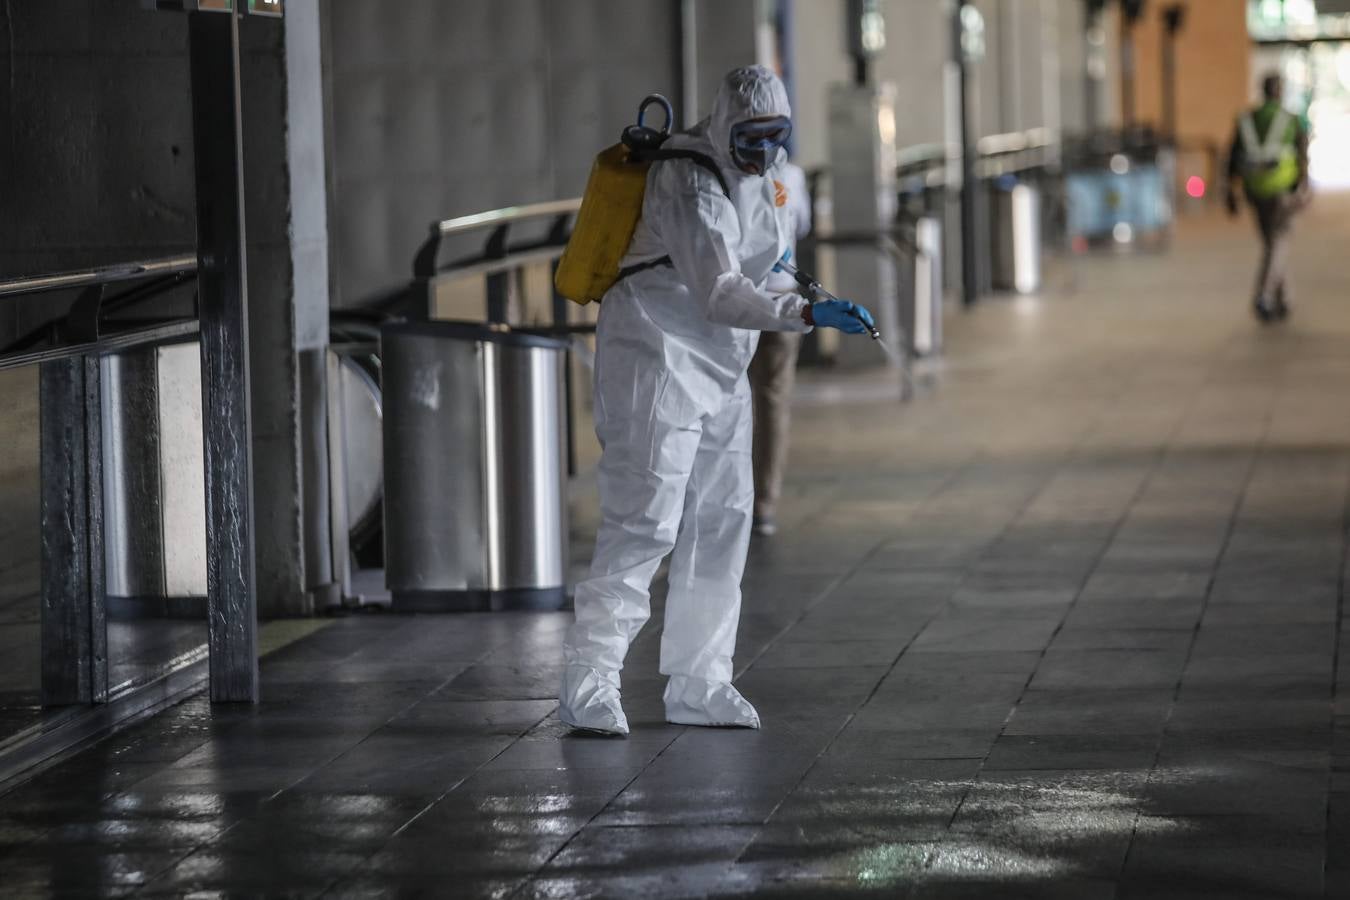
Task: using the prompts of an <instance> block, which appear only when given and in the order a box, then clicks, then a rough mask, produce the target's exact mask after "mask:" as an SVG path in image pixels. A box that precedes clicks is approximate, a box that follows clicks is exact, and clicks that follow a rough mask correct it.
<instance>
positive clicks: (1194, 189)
mask: <svg viewBox="0 0 1350 900" xmlns="http://www.w3.org/2000/svg"><path fill="white" fill-rule="evenodd" d="M1186 194H1187V195H1188V196H1191V197H1194V198H1195V199H1197V200H1199V199H1200V198H1201V197H1203V196H1205V179H1203V178H1201V177H1200V176H1199V175H1192V176H1191V177H1190V178H1187V179H1186Z"/></svg>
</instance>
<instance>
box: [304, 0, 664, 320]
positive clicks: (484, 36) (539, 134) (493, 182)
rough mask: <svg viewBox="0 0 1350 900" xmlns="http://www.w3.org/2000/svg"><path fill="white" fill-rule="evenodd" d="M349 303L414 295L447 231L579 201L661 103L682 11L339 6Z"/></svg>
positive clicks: (518, 3) (331, 3)
mask: <svg viewBox="0 0 1350 900" xmlns="http://www.w3.org/2000/svg"><path fill="white" fill-rule="evenodd" d="M323 11H324V15H325V21H326V24H327V30H328V47H329V53H328V56H327V70H328V73H329V79H330V80H329V92H330V100H329V104H330V109H331V114H332V154H331V166H332V186H333V191H332V194H331V196H330V205H329V211H330V222H331V235H332V236H331V240H332V247H333V250H334V252H333V256H332V260H333V267H334V280H335V291H334V296H333V302H334V305H336V306H348V305H353V304H360V303H361V302H363V301H367V300H369V299H370V298H372V297H374V296H378V295H380V294H382V293H384V292H387V291H389V290H392V289H395V288H397V287H399V286H401V285H402V284H405V283H406V281H407V279H408V278H409V276H410V275H411V263H412V256H413V253H414V251H415V250H416V248H417V246H418V245H419V244H420V243H421V242H422V241H423V240H424V239H425V237H426V233H427V226H428V224H429V223H431V222H432V221H434V220H436V219H439V218H443V217H447V216H455V215H463V214H467V213H473V212H479V211H482V210H485V209H492V208H495V207H500V206H506V205H510V204H519V203H531V202H538V201H544V200H553V199H556V198H558V197H564V196H577V195H579V194H580V192H581V190H582V188H583V187H584V186H585V180H586V176H587V174H588V172H589V171H590V165H591V160H592V159H593V158H594V156H595V154H596V153H597V152H598V150H599V149H601V148H603V147H605V146H607V145H608V144H612V143H614V142H615V141H616V140H617V139H618V136H619V133H620V131H621V130H622V129H623V126H624V125H626V124H628V123H629V122H631V121H632V119H633V116H634V114H635V113H636V109H637V103H638V102H639V101H640V100H641V98H642V97H643V96H644V95H645V94H647V93H648V92H651V91H660V92H662V93H665V94H666V95H667V96H670V97H678V96H679V89H680V78H679V46H678V34H679V32H678V28H679V7H678V4H677V3H673V2H667V0H640V2H625V3H613V2H609V0H573V2H568V3H566V4H560V3H556V2H549V0H498V2H492V3H484V2H481V0H400V2H399V3H397V4H393V3H378V4H377V3H354V2H345V0H326V2H325V3H324V6H323Z"/></svg>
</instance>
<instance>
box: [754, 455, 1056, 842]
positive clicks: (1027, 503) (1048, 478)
mask: <svg viewBox="0 0 1350 900" xmlns="http://www.w3.org/2000/svg"><path fill="white" fill-rule="evenodd" d="M1069 455H1070V454H1069V453H1066V454H1064V455H1063V457H1064V458H1067V457H1068V456H1069ZM984 457H985V454H983V453H976V454H972V456H971V458H970V459H969V460H968V461H967V463H966V465H964V466H962V467H960V468H959V469H958V471H957V472H955V473H953V477H952V479H951V481H950V482H948V483H954V482H955V480H956V478H957V477H959V474H961V473H962V472H964V471H966V470H967V469H968V468H970V467H973V466H974V465H975V463H976V462H977V461H978V460H980V459H982V458H984ZM1061 468H1062V463H1061V464H1060V465H1055V466H1053V467H1049V468H1048V470H1047V472H1046V473H1045V475H1044V477H1043V478H1042V480H1041V481H1040V482H1039V484H1038V485H1037V487H1036V489H1035V490H1032V491H1028V492H1027V496H1026V497H1025V498H1023V502H1022V504H1021V506H1020V508H1019V510H1018V511H1017V513H1015V514H1014V515H1012V516H1011V517H1010V518H1009V519H1008V521H1007V522H1006V523H1005V524H1004V526H1003V527H1002V528H1001V529H999V532H998V534H997V535H996V537H995V539H994V541H993V542H992V543H991V544H990V546H991V547H992V546H993V545H994V544H996V543H997V542H998V540H999V539H1000V538H1002V537H1003V535H1005V534H1006V533H1007V532H1008V531H1009V530H1010V529H1011V528H1012V527H1013V525H1014V523H1016V522H1017V521H1018V519H1020V518H1021V517H1022V516H1023V515H1025V514H1026V511H1027V509H1029V508H1030V507H1031V505H1032V504H1033V503H1034V502H1035V501H1036V498H1037V497H1039V496H1040V495H1041V494H1042V493H1043V492H1044V491H1045V490H1046V488H1047V486H1048V485H1049V484H1050V483H1051V482H1052V481H1053V480H1054V478H1055V476H1056V475H1057V474H1058V473H1059V472H1060V470H1061ZM945 486H946V483H944V488H945ZM937 493H940V492H937ZM934 496H936V493H935V495H934ZM988 552H989V551H988V550H985V551H984V552H982V553H981V554H980V556H979V557H978V558H977V560H976V563H977V564H978V561H979V559H983V558H984V557H985V556H987V555H988ZM860 565H861V564H860ZM975 568H976V566H975V565H972V566H968V567H967V568H965V569H964V570H963V571H962V574H961V577H960V578H959V579H957V581H956V583H955V584H954V585H953V586H952V589H951V592H950V593H949V594H948V598H947V600H945V601H944V602H943V603H942V604H941V605H939V606H938V607H937V608H936V609H935V610H934V611H933V614H932V615H931V616H929V617H928V618H927V619H926V620H925V621H924V623H923V625H922V626H920V627H919V629H918V630H916V631H915V632H914V634H913V635H911V637H910V639H909V640H908V641H906V642H905V645H904V646H903V647H902V648H901V649H900V652H899V653H898V654H896V656H895V659H893V660H892V661H891V664H890V666H888V667H887V669H886V671H885V672H884V673H882V674H881V676H880V677H879V678H878V679H877V681H876V683H875V684H874V685H873V686H872V690H871V691H869V692H868V694H867V696H866V697H864V698H863V700H862V701H861V702H860V703H859V704H858V706H857V707H855V708H854V710H853V711H852V712H851V713H849V715H848V716H847V717H846V718H845V720H844V722H843V723H842V724H841V725H840V726H839V728H838V729H836V730H835V733H834V734H833V735H831V737H830V740H829V741H827V742H826V743H825V746H824V747H822V748H821V750H820V752H819V753H817V754H816V755H815V757H814V758H813V759H812V760H811V762H810V763H809V764H808V765H807V767H806V768H805V770H803V772H802V775H801V777H800V778H798V779H797V781H796V782H795V783H794V784H793V786H792V787H791V788H790V789H789V790H788V791H787V793H785V794H784V795H783V797H782V798H781V799H780V800H779V801H778V802H777V803H776V804H774V806H773V808H772V809H771V810H770V811H769V812H768V814H767V815H766V816H765V817H764V822H763V825H762V827H761V828H760V829H759V830H758V831H757V832H756V833H755V835H753V836H752V837H751V838H750V840H749V841H747V842H746V844H745V845H744V846H743V847H742V848H741V852H740V853H739V854H738V855H737V856H736V862H737V863H739V862H740V861H741V859H742V858H743V857H744V855H745V853H746V851H747V850H748V849H749V848H750V846H751V845H752V844H753V843H754V842H755V840H756V839H757V838H758V836H759V834H760V833H762V832H763V829H764V828H767V827H768V826H769V824H770V823H772V821H773V817H774V815H775V814H777V812H778V810H779V809H781V808H782V806H783V804H784V803H786V802H787V799H788V797H791V796H792V795H793V793H795V792H796V791H797V789H798V788H800V787H801V785H802V784H803V783H804V782H805V781H806V779H807V777H809V776H810V774H811V772H812V770H814V769H815V767H816V765H817V764H819V762H820V760H821V759H822V758H823V757H824V756H825V754H826V753H828V752H829V750H830V748H831V747H833V746H834V743H835V741H837V740H838V739H839V735H841V734H842V733H843V732H844V731H845V730H846V729H847V728H848V726H849V725H850V724H852V723H853V721H854V720H855V719H856V718H857V716H858V713H860V712H861V711H862V710H863V709H865V708H866V707H867V704H868V703H870V702H871V701H872V700H873V699H874V698H875V697H876V696H877V694H878V693H879V692H880V690H881V685H882V684H884V683H885V681H886V679H887V678H889V677H890V676H891V675H892V674H893V673H894V672H895V669H896V667H897V666H898V665H899V664H900V660H902V659H903V658H904V656H905V653H906V652H908V651H909V649H910V648H911V647H912V646H913V644H914V642H915V641H917V640H918V638H919V635H921V634H922V633H923V632H924V630H925V629H926V628H927V627H928V626H929V625H931V624H932V623H933V622H934V621H936V620H937V619H938V617H939V616H941V614H942V613H943V611H945V610H946V609H947V608H949V607H950V606H951V604H952V599H953V598H954V597H955V595H956V592H957V591H958V590H959V589H960V587H961V585H963V584H965V583H966V582H967V580H968V579H969V578H970V577H971V574H972V572H973V571H974V569H975Z"/></svg>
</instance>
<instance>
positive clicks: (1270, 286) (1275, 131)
mask: <svg viewBox="0 0 1350 900" xmlns="http://www.w3.org/2000/svg"><path fill="white" fill-rule="evenodd" d="M1261 92H1262V94H1263V95H1264V97H1265V101H1264V102H1263V103H1262V104H1261V105H1260V106H1257V107H1255V108H1253V109H1251V110H1248V111H1247V112H1245V113H1243V114H1242V116H1240V117H1239V118H1238V121H1237V127H1236V129H1235V130H1234V134H1233V145H1232V148H1231V150H1230V151H1229V154H1228V195H1227V200H1228V212H1229V214H1231V215H1233V216H1236V215H1237V214H1238V200H1237V191H1236V188H1235V187H1234V185H1235V183H1236V182H1237V181H1238V180H1239V179H1241V181H1242V187H1243V191H1244V192H1245V193H1246V195H1247V202H1248V204H1249V205H1250V206H1251V208H1252V212H1253V213H1254V214H1255V216H1256V224H1257V227H1258V228H1259V229H1260V231H1261V246H1262V254H1261V267H1260V269H1259V270H1258V274H1257V278H1256V297H1255V301H1254V305H1255V309H1256V315H1257V318H1259V319H1260V320H1261V321H1263V322H1270V321H1273V320H1278V319H1283V318H1285V317H1286V316H1287V315H1289V299H1290V297H1289V284H1288V278H1287V276H1286V272H1285V269H1286V266H1287V263H1288V260H1289V236H1290V233H1291V231H1292V226H1293V221H1294V216H1295V214H1297V213H1298V211H1299V210H1301V209H1302V208H1303V207H1304V206H1305V205H1306V204H1307V202H1308V199H1309V196H1310V195H1309V185H1308V123H1307V122H1306V121H1305V120H1304V119H1303V117H1302V116H1299V115H1296V114H1295V113H1292V112H1290V111H1289V110H1287V109H1285V107H1284V105H1283V103H1282V100H1283V96H1284V80H1283V79H1282V78H1281V77H1280V76H1279V75H1268V76H1266V78H1265V80H1264V81H1262V83H1261Z"/></svg>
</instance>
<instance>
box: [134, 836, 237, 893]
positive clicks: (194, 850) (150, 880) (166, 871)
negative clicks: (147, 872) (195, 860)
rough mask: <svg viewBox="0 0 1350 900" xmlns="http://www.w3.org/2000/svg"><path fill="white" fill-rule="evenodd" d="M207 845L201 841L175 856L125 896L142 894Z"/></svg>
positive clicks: (207, 844) (208, 844) (207, 845)
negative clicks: (180, 854)
mask: <svg viewBox="0 0 1350 900" xmlns="http://www.w3.org/2000/svg"><path fill="white" fill-rule="evenodd" d="M222 833H223V832H222ZM217 837H219V835H217ZM209 846H210V843H202V844H198V845H197V846H195V847H193V848H192V849H191V850H189V851H187V852H186V853H184V854H183V855H182V856H179V857H177V858H176V859H174V861H173V862H171V863H169V864H168V865H167V866H165V867H164V868H162V869H160V870H159V871H157V872H155V874H154V875H152V876H150V877H149V878H147V879H145V881H142V882H141V883H140V884H138V885H136V886H135V887H134V888H132V890H131V893H130V894H128V895H127V896H129V897H134V896H136V895H137V894H142V893H144V892H145V891H147V890H150V889H151V888H152V887H153V886H154V884H155V882H156V881H159V880H160V879H161V878H163V877H164V876H166V875H168V874H169V873H170V872H172V871H173V870H174V869H176V868H178V867H179V866H181V865H182V864H183V863H184V862H186V861H187V860H188V859H190V858H191V857H193V856H195V855H196V854H197V853H199V852H201V851H202V850H204V849H206V848H208V847H209Z"/></svg>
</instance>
